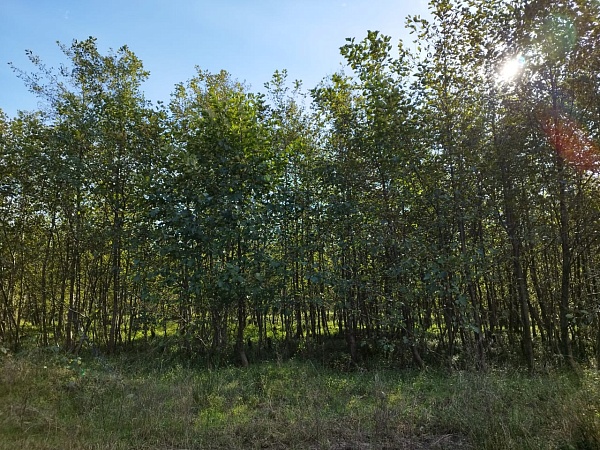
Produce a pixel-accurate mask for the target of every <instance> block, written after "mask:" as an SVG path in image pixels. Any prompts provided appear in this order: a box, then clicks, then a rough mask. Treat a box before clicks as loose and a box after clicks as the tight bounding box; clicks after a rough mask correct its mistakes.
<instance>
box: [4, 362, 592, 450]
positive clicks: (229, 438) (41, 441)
mask: <svg viewBox="0 0 600 450" xmlns="http://www.w3.org/2000/svg"><path fill="white" fill-rule="evenodd" d="M0 358H1V359H0V449H204V448H206V449H220V448H222V449H288V448H289V449H337V450H342V449H361V450H362V449H490V450H491V449H494V450H502V449H599V448H600V379H599V377H598V374H597V373H596V372H592V371H586V372H582V373H581V374H579V375H578V376H575V375H569V374H564V373H559V372H556V373H551V374H545V375H535V376H529V375H527V374H524V373H518V372H503V371H491V372H489V373H487V374H485V375H484V374H478V373H472V372H454V373H452V374H447V373H439V372H434V371H424V372H411V371H397V370H396V371H393V370H379V371H375V370H372V371H364V372H361V371H354V372H349V373H343V372H339V371H334V370H331V369H324V368H322V367H317V366H316V365H315V364H314V363H312V362H310V361H294V360H292V361H288V362H284V363H279V364H278V363H275V362H272V363H261V364H256V365H253V366H251V367H249V368H247V369H241V368H234V367H229V368H222V369H215V370H208V369H202V368H193V367H183V366H181V365H177V364H170V365H169V366H168V367H165V366H163V367H154V366H152V365H151V364H150V363H148V362H147V361H144V359H143V358H140V357H137V358H136V359H135V360H132V357H126V356H121V357H119V358H114V359H104V358H103V359H99V358H91V357H90V358H88V359H84V360H81V359H68V358H67V357H66V356H64V355H59V354H50V353H37V354H35V355H29V356H27V357H24V356H7V355H3V356H0Z"/></svg>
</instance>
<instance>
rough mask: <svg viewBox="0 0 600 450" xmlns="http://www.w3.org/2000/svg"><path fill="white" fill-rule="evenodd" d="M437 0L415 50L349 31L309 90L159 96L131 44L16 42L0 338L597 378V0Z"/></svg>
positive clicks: (2, 175)
mask: <svg viewBox="0 0 600 450" xmlns="http://www.w3.org/2000/svg"><path fill="white" fill-rule="evenodd" d="M430 8H431V13H432V19H431V20H430V21H425V20H423V19H421V18H419V17H409V18H408V19H407V23H406V26H407V27H409V28H410V29H411V30H412V32H413V33H414V35H415V42H416V44H417V46H416V48H415V50H412V51H411V50H409V49H408V48H407V47H406V46H404V45H403V44H402V42H400V43H399V45H398V47H397V48H396V50H395V51H394V46H393V45H392V44H391V39H390V38H389V37H387V36H382V35H380V34H379V33H378V32H374V31H369V32H368V34H367V36H366V38H364V39H363V40H361V41H356V40H355V39H348V40H347V42H346V44H345V45H344V46H343V47H342V48H341V52H342V55H343V56H344V57H345V58H346V61H347V72H348V73H343V72H341V73H338V74H335V75H333V76H332V77H330V78H329V79H326V80H324V81H323V82H322V83H321V84H320V85H318V86H317V87H315V88H314V89H312V90H310V91H308V92H306V91H304V90H303V89H302V86H301V84H300V83H299V82H296V83H292V84H291V85H290V83H289V82H288V80H287V74H286V72H285V71H282V72H276V73H275V74H274V76H273V78H272V80H271V81H270V82H268V83H266V84H265V90H266V91H265V93H263V94H259V93H255V92H250V91H249V90H248V89H247V88H246V87H245V86H244V85H243V84H241V83H238V82H237V81H235V80H234V79H232V78H231V76H230V75H229V74H228V73H226V72H224V71H223V72H220V73H216V74H212V73H208V72H205V71H202V70H200V69H198V70H197V73H196V74H195V76H194V77H193V78H191V79H190V80H188V81H187V82H185V83H181V84H178V85H177V86H175V89H174V91H173V94H172V96H171V99H170V101H169V102H168V104H162V103H160V104H158V105H156V106H154V105H151V104H150V103H149V102H147V101H146V100H145V99H144V95H143V92H142V91H141V83H142V82H143V81H144V80H145V79H146V78H147V77H148V73H147V72H146V71H145V70H144V68H143V65H142V62H141V61H140V60H139V59H138V58H137V57H136V56H135V55H134V53H133V52H132V51H131V50H129V49H128V48H127V47H126V46H124V47H122V48H120V49H118V50H117V51H112V50H111V51H110V52H109V53H108V54H107V55H102V54H100V52H99V51H98V48H97V46H96V40H95V39H94V38H89V39H87V40H84V41H73V43H72V44H71V45H69V46H67V45H61V48H62V50H63V52H64V54H65V55H66V57H67V59H68V62H69V65H68V66H64V67H61V68H60V69H59V70H52V69H48V68H46V66H44V64H43V63H42V61H41V60H40V59H39V58H38V57H37V56H35V55H34V54H33V53H31V52H28V54H29V56H30V59H31V62H32V63H33V64H34V66H35V68H36V70H35V72H32V73H29V72H26V71H23V70H19V69H15V71H16V72H17V75H18V76H20V77H21V78H22V79H23V80H24V82H25V83H26V84H27V85H28V87H29V88H30V89H31V91H32V92H34V93H36V94H37V95H39V96H40V98H41V99H42V100H44V102H45V104H46V105H47V106H46V108H44V109H43V110H40V111H35V112H31V113H25V112H21V113H19V114H18V116H17V117H13V118H9V117H7V116H6V115H5V114H3V113H2V112H1V110H0V233H1V238H0V347H7V348H12V349H14V350H18V349H19V348H20V347H22V346H23V345H32V344H35V345H39V346H50V345H60V346H62V347H64V348H65V349H67V350H68V351H71V352H75V353H77V352H79V351H80V350H81V349H82V347H83V346H89V345H92V346H94V347H97V348H102V349H104V350H105V351H108V352H115V351H117V350H118V349H120V348H123V347H127V346H129V345H133V344H134V343H135V342H139V341H140V340H148V341H149V340H152V339H153V338H154V337H155V336H157V335H164V336H170V338H171V339H172V340H173V342H175V344H176V345H177V346H178V347H179V348H182V349H185V350H186V351H188V352H189V353H190V354H206V355H215V356H218V355H229V354H230V353H231V351H232V349H233V350H234V351H235V356H236V358H237V359H238V361H239V362H240V363H241V364H243V365H247V364H248V348H249V344H252V345H254V346H255V348H257V349H258V350H259V351H261V350H266V349H268V348H271V346H272V345H273V342H275V343H276V344H277V345H281V346H285V348H287V349H292V350H290V351H293V349H294V348H297V347H298V346H299V345H304V346H309V345H313V344H314V345H316V344H317V343H322V342H324V340H326V339H327V338H328V337H332V336H341V337H343V339H344V340H345V343H346V344H345V345H346V348H347V352H348V358H349V361H350V363H352V364H360V363H361V358H364V357H366V355H379V356H380V357H382V358H389V359H391V360H394V361H398V362H400V363H402V364H407V365H414V366H417V367H425V366H426V365H428V364H440V365H445V366H457V365H459V366H460V365H473V366H476V367H478V368H481V369H485V368H486V367H487V366H488V365H489V364H490V363H491V362H493V361H495V360H498V359H500V358H506V357H510V358H517V359H518V360H519V361H520V363H521V364H523V365H524V366H526V367H528V368H529V369H530V370H533V369H534V368H535V367H536V365H538V364H541V363H555V362H557V361H558V362H561V363H564V364H566V365H568V366H570V367H573V368H574V367H576V366H577V365H578V364H584V365H588V364H591V363H592V362H595V364H596V366H597V367H600V195H599V194H600V180H599V174H600V25H599V24H600V4H598V3H597V2H588V1H585V0H536V1H524V0H517V1H505V0H491V1H490V0H452V1H450V0H434V1H432V2H431V3H430ZM507 61H513V64H516V63H518V64H519V66H518V71H516V72H515V73H514V74H513V77H511V78H509V79H508V78H507V79H502V78H501V77H499V75H498V73H499V70H500V68H501V67H502V66H503V64H505V63H506V62H507ZM515 61H516V62H515ZM249 339H250V342H249ZM507 355H509V356H507Z"/></svg>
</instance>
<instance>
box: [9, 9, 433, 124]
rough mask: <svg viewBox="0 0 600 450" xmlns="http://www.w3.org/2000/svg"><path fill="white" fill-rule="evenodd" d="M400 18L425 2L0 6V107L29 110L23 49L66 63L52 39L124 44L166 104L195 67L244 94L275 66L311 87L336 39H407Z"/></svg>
mask: <svg viewBox="0 0 600 450" xmlns="http://www.w3.org/2000/svg"><path fill="white" fill-rule="evenodd" d="M409 14H410V15H414V14H421V15H426V14H427V0H410V1H407V0H295V1H292V0H211V1H208V0H198V1H191V0H118V1H117V0H96V1H90V0H0V108H2V109H3V110H4V112H5V113H7V114H8V115H9V116H14V115H15V114H16V112H17V110H19V109H21V110H31V109H36V108H37V100H36V98H35V96H34V95H33V94H30V93H29V92H28V91H27V89H26V88H25V86H24V85H23V82H22V81H21V80H20V79H18V78H17V77H16V75H15V74H14V73H13V71H12V70H11V69H10V67H9V66H8V62H12V63H14V64H15V65H16V66H17V67H19V68H21V69H24V70H27V71H30V70H33V66H32V65H31V64H30V62H29V60H28V59H27V57H26V56H25V50H26V49H29V50H32V51H33V52H34V54H36V55H38V56H40V57H41V59H42V60H43V61H44V62H45V63H46V64H47V65H48V66H52V67H58V66H59V64H60V63H66V62H67V60H66V58H65V57H64V55H63V54H62V52H61V51H60V49H59V48H58V46H57V45H56V41H60V42H62V43H65V44H70V43H71V42H72V40H73V39H77V40H83V39H86V38H87V37H88V36H94V37H96V38H97V39H98V41H97V43H98V47H99V49H100V50H101V51H102V52H103V53H105V52H106V51H107V50H108V49H109V48H113V49H117V48H119V47H121V46H122V45H124V44H126V45H127V46H128V47H129V48H130V49H131V50H132V51H133V52H134V53H135V54H136V55H137V56H138V57H139V58H140V59H141V60H142V61H143V63H144V67H145V68H146V69H147V70H149V71H150V78H149V80H148V81H147V82H146V84H145V85H144V86H143V90H144V92H145V94H146V98H147V99H149V100H151V101H153V102H156V101H157V100H163V101H165V102H166V101H168V100H169V96H170V94H171V92H172V91H173V86H174V85H175V84H176V83H178V82H183V81H186V80H187V79H189V78H191V77H192V76H193V75H194V73H195V71H194V66H195V65H198V66H200V67H201V68H202V69H206V70H209V71H211V72H217V71H219V70H221V69H225V70H227V71H228V72H230V73H231V75H232V76H233V77H234V78H236V79H238V80H240V81H245V82H246V83H247V84H249V85H250V86H251V90H253V91H261V90H263V84H264V83H265V82H267V81H269V80H270V79H271V75H272V74H273V72H274V71H275V70H277V69H278V70H281V69H287V70H288V74H289V78H290V79H292V80H294V79H300V80H302V81H303V84H304V86H305V87H306V88H312V87H315V86H316V85H317V84H318V82H319V81H321V79H322V78H324V77H326V76H328V75H331V74H333V73H334V72H336V71H338V70H339V69H340V67H341V66H340V64H341V62H342V57H341V56H340V54H339V47H341V46H342V45H344V43H345V41H344V39H345V38H346V37H356V38H357V39H362V38H363V37H365V36H366V33H367V30H379V31H381V32H382V33H384V34H388V35H391V36H392V37H393V41H394V42H397V40H399V39H401V38H402V39H403V40H405V41H406V42H409V41H412V39H413V37H412V36H410V35H408V33H407V32H406V31H405V30H404V19H405V17H406V16H407V15H409Z"/></svg>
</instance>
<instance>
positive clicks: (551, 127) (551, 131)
mask: <svg viewBox="0 0 600 450" xmlns="http://www.w3.org/2000/svg"><path fill="white" fill-rule="evenodd" d="M541 125H542V129H543V130H544V133H546V136H547V137H548V140H549V142H550V145H551V146H552V147H553V148H554V150H555V151H556V152H557V153H558V154H559V155H560V156H561V157H562V158H563V159H565V160H566V161H567V162H569V164H571V165H572V166H573V167H575V168H576V169H577V170H581V171H586V172H593V173H600V148H599V147H598V145H597V144H596V143H595V142H594V141H592V139H590V137H589V135H588V134H587V133H586V132H585V131H584V130H583V129H582V127H581V126H579V125H578V124H577V123H576V122H574V121H572V120H570V119H568V118H566V117H560V116H557V115H551V114H546V115H545V117H543V118H542V120H541Z"/></svg>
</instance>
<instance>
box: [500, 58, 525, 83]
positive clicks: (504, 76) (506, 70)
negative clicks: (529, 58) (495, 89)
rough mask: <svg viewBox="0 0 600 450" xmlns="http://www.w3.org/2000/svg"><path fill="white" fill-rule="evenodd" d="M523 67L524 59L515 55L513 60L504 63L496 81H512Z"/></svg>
mask: <svg viewBox="0 0 600 450" xmlns="http://www.w3.org/2000/svg"><path fill="white" fill-rule="evenodd" d="M524 65H525V58H523V55H517V56H515V57H514V58H512V59H509V60H508V61H506V62H505V63H504V65H503V66H502V68H501V69H500V72H498V81H503V82H508V81H512V80H513V79H514V78H515V77H516V76H517V75H518V74H519V72H521V69H522V68H523V66H524Z"/></svg>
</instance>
